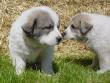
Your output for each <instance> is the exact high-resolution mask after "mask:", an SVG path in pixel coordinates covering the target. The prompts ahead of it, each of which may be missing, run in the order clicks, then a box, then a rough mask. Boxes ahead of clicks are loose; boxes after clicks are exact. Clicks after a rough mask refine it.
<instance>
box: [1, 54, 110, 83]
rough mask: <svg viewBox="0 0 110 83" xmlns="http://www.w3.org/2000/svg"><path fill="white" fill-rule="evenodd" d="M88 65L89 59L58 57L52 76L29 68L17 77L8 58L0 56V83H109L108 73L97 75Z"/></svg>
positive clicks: (109, 76) (109, 74)
mask: <svg viewBox="0 0 110 83" xmlns="http://www.w3.org/2000/svg"><path fill="white" fill-rule="evenodd" d="M90 63H91V59H90V58H86V57H85V58H82V59H81V58H80V57H79V58H72V57H59V58H55V60H54V64H53V65H54V70H55V71H56V74H55V75H53V76H48V75H46V74H43V73H41V72H40V71H38V70H32V69H31V68H29V69H27V70H26V71H25V73H23V74H22V75H20V76H17V75H16V74H15V69H14V68H13V67H12V65H11V62H10V60H9V57H8V56H7V55H0V83H110V72H107V73H105V74H100V75H98V74H97V73H96V72H95V71H94V70H92V69H91V68H89V67H87V65H89V64H90Z"/></svg>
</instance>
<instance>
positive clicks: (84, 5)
mask: <svg viewBox="0 0 110 83" xmlns="http://www.w3.org/2000/svg"><path fill="white" fill-rule="evenodd" d="M44 5H46V6H49V7H51V8H52V9H54V10H55V11H56V12H57V13H58V14H59V16H60V21H61V22H60V23H61V24H60V25H61V26H60V29H61V31H63V30H64V26H65V25H67V24H68V21H69V19H70V18H71V17H72V16H73V15H75V14H78V13H81V12H90V13H97V14H104V15H110V0H0V53H1V54H0V83H110V72H107V73H105V74H101V75H98V74H97V73H96V72H95V71H94V70H92V69H91V68H89V67H88V65H90V64H91V60H92V57H91V56H92V55H93V53H91V52H90V50H89V48H88V47H86V45H85V44H80V43H78V42H76V41H64V42H62V43H60V45H59V46H57V48H56V52H55V53H56V54H55V55H57V56H56V57H55V60H54V64H53V65H54V70H55V71H56V74H55V75H53V76H47V75H45V74H43V73H41V72H40V71H37V70H32V69H31V68H29V69H27V70H26V71H25V73H23V74H22V75H21V76H17V75H16V74H15V69H14V68H13V67H12V65H11V62H10V60H9V56H8V55H6V54H2V53H7V52H8V37H7V36H8V33H9V30H10V27H11V24H12V23H13V21H14V20H15V19H16V18H17V17H18V16H19V15H20V14H21V12H22V11H24V10H26V9H28V8H31V7H36V6H44Z"/></svg>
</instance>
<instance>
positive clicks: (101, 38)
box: [65, 13, 110, 73]
mask: <svg viewBox="0 0 110 83" xmlns="http://www.w3.org/2000/svg"><path fill="white" fill-rule="evenodd" d="M79 15H84V16H87V17H89V18H90V20H88V21H87V22H88V23H89V24H91V25H92V26H93V28H92V29H91V31H90V32H88V34H87V35H86V36H85V37H86V38H87V39H88V42H87V43H88V45H89V46H90V47H91V48H93V49H94V50H95V52H96V56H95V58H94V60H93V63H92V65H91V66H96V65H97V64H98V63H99V68H100V70H98V71H97V72H98V73H104V72H106V71H109V70H110V46H109V45H110V17H109V16H104V15H97V14H90V13H81V14H79ZM74 17H75V16H74ZM78 19H79V18H78ZM85 20H86V19H85ZM82 22H83V21H82ZM81 28H82V27H81ZM65 32H66V35H65V38H68V39H71V38H74V39H76V35H77V36H78V33H74V32H73V31H72V30H71V29H70V26H68V28H67V29H66V30H65ZM79 35H80V34H79Z"/></svg>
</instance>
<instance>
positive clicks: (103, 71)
mask: <svg viewBox="0 0 110 83" xmlns="http://www.w3.org/2000/svg"><path fill="white" fill-rule="evenodd" d="M105 72H106V70H102V69H100V70H98V71H97V74H102V73H105Z"/></svg>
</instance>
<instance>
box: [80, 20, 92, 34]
mask: <svg viewBox="0 0 110 83" xmlns="http://www.w3.org/2000/svg"><path fill="white" fill-rule="evenodd" d="M92 28H93V25H92V24H90V23H88V22H85V21H81V28H80V32H81V34H82V35H86V34H87V33H88V32H89V31H90V30H91V29H92Z"/></svg>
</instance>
